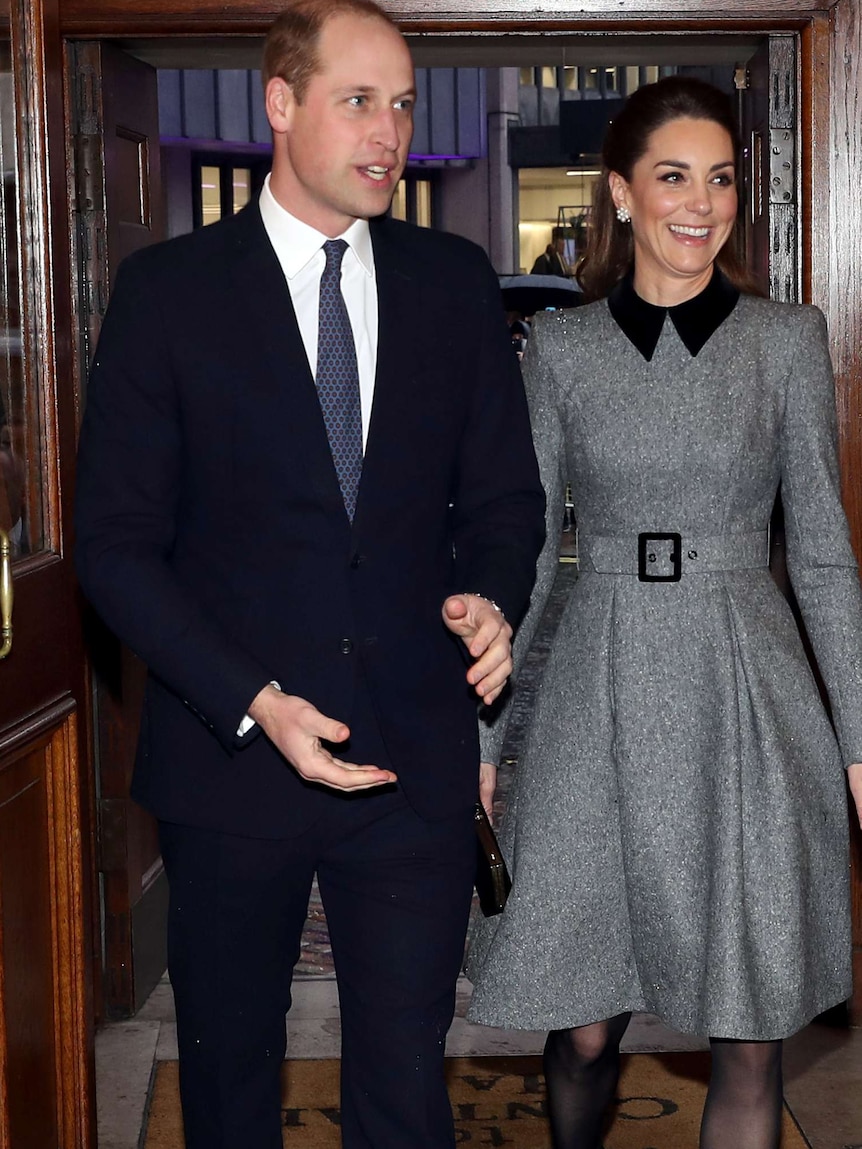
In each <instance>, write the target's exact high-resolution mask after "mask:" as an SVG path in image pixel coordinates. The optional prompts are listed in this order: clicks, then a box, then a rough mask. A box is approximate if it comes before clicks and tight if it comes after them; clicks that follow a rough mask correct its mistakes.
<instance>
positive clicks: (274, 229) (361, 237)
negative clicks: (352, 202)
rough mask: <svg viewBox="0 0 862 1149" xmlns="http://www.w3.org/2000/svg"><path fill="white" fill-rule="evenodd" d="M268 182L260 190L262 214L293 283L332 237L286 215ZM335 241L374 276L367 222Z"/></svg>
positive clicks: (354, 225) (356, 223)
mask: <svg viewBox="0 0 862 1149" xmlns="http://www.w3.org/2000/svg"><path fill="white" fill-rule="evenodd" d="M269 179H270V177H269V176H267V177H266V179H265V180H264V184H263V188H262V189H261V193H260V214H261V218H262V219H263V226H264V228H265V229H266V234H267V235H268V236H269V240H270V243H271V244H272V246H273V247H274V249H275V254H276V255H277V256H278V261H279V263H280V264H281V266H282V268H283V269H284V274H285V275H286V276H287V278H288V280H291V279H293V278H294V277H295V276H297V275H298V274H299V273H300V272H301V271H302V270H303V269H304V268H305V267H307V266H308V264H309V262H310V261H311V260H312V259H313V258H314V256H315V255H316V254H317V253H318V251H320V249H321V247H322V246H323V244H324V243H325V242H326V240H327V239H329V238H330V237H329V236H328V235H324V234H323V233H322V232H320V231H318V230H317V228H314V227H310V226H309V225H308V224H307V223H303V222H302V220H301V219H297V218H296V216H295V215H291V214H290V212H289V211H286V210H285V208H283V207H282V206H281V204H280V203H279V202H278V200H277V199H276V198H275V196H274V195H273V194H272V191H271V189H270V186H269ZM333 238H340V239H343V240H345V241H346V242H347V243H348V244H349V246H350V248H351V249H352V251H353V254H354V255H355V256H356V258H357V259H358V260H359V263H360V265H361V267H362V269H363V271H364V272H365V274H366V275H368V276H373V275H374V252H373V249H372V246H371V230H370V228H369V226H368V220H367V219H356V220H354V221H353V223H352V224H351V225H350V227H349V228H348V229H347V230H346V231H345V232H342V234H341V236H339V237H333Z"/></svg>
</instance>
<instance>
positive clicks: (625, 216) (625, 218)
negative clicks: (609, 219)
mask: <svg viewBox="0 0 862 1149" xmlns="http://www.w3.org/2000/svg"><path fill="white" fill-rule="evenodd" d="M617 219H618V220H619V221H620V223H631V221H632V213H631V212H630V211H629V209H628V208H627V207H626V206H625V204H620V206H619V207H618V208H617Z"/></svg>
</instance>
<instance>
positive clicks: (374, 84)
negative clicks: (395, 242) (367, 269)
mask: <svg viewBox="0 0 862 1149" xmlns="http://www.w3.org/2000/svg"><path fill="white" fill-rule="evenodd" d="M318 57H319V62H320V68H319V70H318V71H317V72H315V73H314V75H313V76H312V77H311V80H310V82H309V85H308V88H307V89H306V92H305V96H304V98H303V101H302V103H301V104H299V103H297V102H296V100H295V98H294V96H293V91H292V89H291V88H289V87H288V86H287V85H286V84H285V83H284V81H283V80H280V79H274V80H271V81H270V82H269V84H268V85H267V113H268V115H269V119H270V124H271V125H272V129H273V132H274V144H275V147H274V157H273V174H272V181H271V188H272V192H273V194H274V195H275V197H276V199H277V200H278V201H279V203H281V205H282V206H283V207H284V208H286V209H287V211H289V212H290V213H291V214H292V215H295V216H296V217H297V218H298V219H301V220H302V221H303V222H304V223H307V224H309V225H310V226H311V227H315V228H317V230H318V231H321V232H323V233H324V234H325V235H328V236H337V235H341V233H342V232H343V231H344V230H345V229H346V228H348V227H349V226H350V224H351V223H353V222H354V220H356V219H368V218H370V217H371V216H375V215H382V214H383V213H384V212H385V211H386V210H387V208H388V207H389V203H390V201H391V199H392V194H393V192H394V191H395V186H396V184H397V183H398V180H399V179H400V178H401V173H402V172H403V171H404V165H405V164H406V162H407V150H408V148H409V145H410V139H411V136H412V135H413V104H414V100H415V91H414V79H413V62H412V60H411V58H410V53H409V51H408V50H407V45H406V44H405V42H404V40H403V38H402V36H401V35H400V33H399V32H398V31H396V29H394V28H393V27H391V25H389V24H387V23H386V22H385V21H384V20H379V19H377V18H376V17H373V16H370V17H369V16H358V15H355V14H353V13H339V14H337V15H335V16H332V17H330V19H329V20H327V22H326V23H325V24H324V26H323V30H322V31H321V34H320V40H319V43H318Z"/></svg>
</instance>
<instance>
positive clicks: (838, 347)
mask: <svg viewBox="0 0 862 1149" xmlns="http://www.w3.org/2000/svg"><path fill="white" fill-rule="evenodd" d="M53 2H54V3H56V4H57V5H58V8H59V17H60V27H59V32H60V35H61V36H64V37H69V38H73V37H84V38H88V39H93V38H101V37H110V38H114V39H119V40H123V41H129V40H134V39H136V38H150V37H156V38H163V37H178V36H194V37H220V36H231V37H237V36H239V37H259V36H262V35H263V34H264V32H265V31H266V28H267V27H268V25H269V23H270V22H271V21H272V19H273V18H274V17H275V16H276V15H277V14H278V12H279V11H280V10H281V7H282V5H281V4H280V3H279V2H278V0H269V2H262V0H231V2H230V4H229V5H226V4H225V0H170V4H169V5H168V4H167V0H53ZM168 6H169V8H170V11H169V12H166V11H164V9H165V8H166V7H168ZM386 6H387V8H388V9H389V11H391V13H392V15H393V16H394V17H395V18H396V19H397V20H398V22H399V23H400V24H401V26H402V28H403V30H404V31H405V32H406V33H408V34H410V33H437V34H439V33H461V34H489V33H491V34H494V33H496V34H500V33H518V32H521V33H527V32H529V33H532V34H534V35H535V34H536V33H544V34H547V35H549V36H558V35H562V34H571V33H578V34H596V33H603V32H604V33H627V34H629V35H631V34H635V35H636V34H644V35H645V34H650V35H655V34H669V35H678V34H681V33H684V32H688V33H692V32H694V33H698V34H702V33H710V32H716V33H748V34H751V33H755V34H765V33H768V32H781V31H792V32H796V33H798V34H799V38H800V52H799V73H800V77H799V78H800V83H799V94H800V122H801V123H802V124H803V125H805V130H804V131H803V139H802V141H801V148H800V152H801V155H800V170H801V188H802V203H803V211H802V217H801V222H802V232H803V254H802V264H803V274H802V285H801V286H802V297H803V299H805V300H806V301H808V302H812V303H816V304H817V305H818V306H819V307H821V308H822V310H823V311H824V312H825V314H826V318H827V320H828V323H829V330H830V339H831V348H832V355H833V361H834V364H835V370H836V393H837V399H838V416H839V435H840V445H841V459H842V479H843V484H844V497H845V505H846V508H847V513H848V516H849V519H850V525H851V531H852V534H853V540H854V544H855V546H856V550H857V554H860V555H862V259H860V253H862V212H860V211H859V210H858V202H859V189H860V188H862V122H860V117H859V115H858V111H857V108H856V106H855V105H854V103H853V101H852V100H851V99H848V94H849V93H855V92H857V91H858V90H859V89H860V85H862V0H814V2H812V3H808V4H804V3H799V2H798V0H760V2H758V0H722V2H721V4H720V5H719V4H718V3H715V6H714V7H713V6H712V5H710V6H709V7H708V8H707V6H706V5H705V4H704V3H703V0H675V2H674V0H631V3H629V4H627V5H626V6H625V9H624V10H621V8H622V6H621V5H620V3H619V0H578V3H577V5H576V6H575V4H574V3H573V2H572V0H538V2H535V0H529V3H528V2H527V0H462V4H461V6H460V8H459V9H458V10H456V9H455V7H454V5H453V2H452V0H415V2H411V0H398V2H397V3H394V4H387V5H386ZM57 287H58V288H59V287H60V285H59V284H58V285H57ZM854 835H855V840H854V883H853V914H854V923H855V930H854V939H855V946H856V951H857V956H858V955H859V954H860V953H862V864H860V843H859V839H858V835H856V832H855V829H854ZM856 985H857V994H856V998H857V1001H858V1000H860V998H862V960H860V965H859V970H858V975H857V979H856ZM860 1004H862V1002H860Z"/></svg>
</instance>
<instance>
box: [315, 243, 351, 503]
mask: <svg viewBox="0 0 862 1149" xmlns="http://www.w3.org/2000/svg"><path fill="white" fill-rule="evenodd" d="M346 250H347V243H346V242H345V240H343V239H328V240H327V241H326V243H325V244H324V245H323V251H324V254H325V255H326V267H324V269H323V275H322V276H321V278H320V320H319V328H318V333H317V375H316V377H315V381H316V383H317V397H318V399H319V400H320V409H321V411H322V412H323V421H324V423H325V424H326V434H327V437H328V438H329V449H330V450H331V451H332V461H333V462H334V463H335V473H336V474H337V475H338V484H339V486H340V487H341V496H342V498H343V499H344V506H345V509H346V510H347V516H348V518H349V519H350V521H351V522H353V515H354V512H355V511H356V495H357V492H358V490H359V477H360V475H361V474H362V408H361V406H360V403H359V371H358V369H357V366H356V346H355V344H354V342H353V331H352V329H351V327H350V317H349V316H348V314H347V307H346V306H345V303H344V297H343V296H342V294H341V260H342V258H343V257H344V253H345V251H346Z"/></svg>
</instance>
